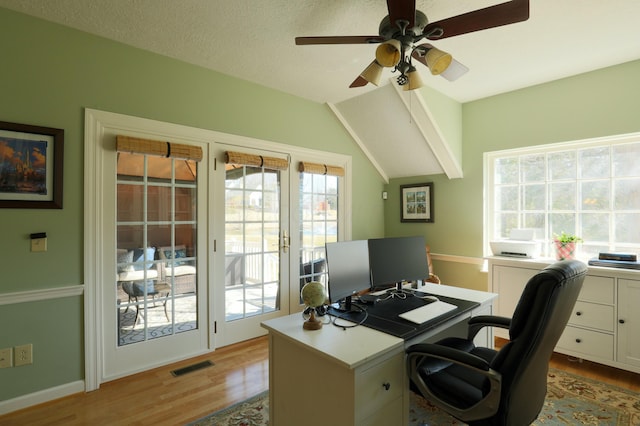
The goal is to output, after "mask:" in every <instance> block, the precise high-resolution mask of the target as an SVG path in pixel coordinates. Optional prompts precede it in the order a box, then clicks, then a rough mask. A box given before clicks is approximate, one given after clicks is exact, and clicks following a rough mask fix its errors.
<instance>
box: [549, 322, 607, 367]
mask: <svg viewBox="0 0 640 426" xmlns="http://www.w3.org/2000/svg"><path fill="white" fill-rule="evenodd" d="M557 347H558V349H560V351H559V352H562V351H561V349H567V350H569V351H572V352H579V353H582V354H585V355H591V356H594V357H598V358H602V359H607V360H611V361H613V335H612V334H607V333H600V332H597V331H591V330H585V329H582V328H578V327H572V326H567V328H565V329H564V333H562V336H560V340H559V341H558V345H557Z"/></svg>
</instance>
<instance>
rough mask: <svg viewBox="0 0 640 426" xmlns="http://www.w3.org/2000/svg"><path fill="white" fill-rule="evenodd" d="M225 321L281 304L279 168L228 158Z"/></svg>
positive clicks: (226, 183)
mask: <svg viewBox="0 0 640 426" xmlns="http://www.w3.org/2000/svg"><path fill="white" fill-rule="evenodd" d="M226 166H227V169H226V177H225V321H227V322H231V321H236V320H241V319H246V318H249V317H256V316H259V315H263V314H266V313H270V312H275V311H277V310H279V309H280V301H279V297H280V260H281V259H280V172H278V171H275V170H267V169H263V168H261V167H251V166H242V165H233V164H227V165H226Z"/></svg>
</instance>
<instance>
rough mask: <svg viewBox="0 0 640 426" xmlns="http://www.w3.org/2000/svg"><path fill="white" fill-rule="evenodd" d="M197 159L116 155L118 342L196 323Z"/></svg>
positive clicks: (191, 327) (148, 337) (176, 330)
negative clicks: (195, 160)
mask: <svg viewBox="0 0 640 426" xmlns="http://www.w3.org/2000/svg"><path fill="white" fill-rule="evenodd" d="M196 170H197V167H196V162H194V161H190V160H174V159H170V158H161V157H151V156H145V155H140V154H128V153H119V154H118V161H117V195H116V205H117V218H116V234H117V236H116V243H117V248H116V259H117V265H116V269H117V271H116V276H117V278H116V289H117V291H116V300H115V301H114V302H115V308H116V310H117V313H118V314H117V330H118V332H117V336H118V346H126V345H131V344H135V343H140V342H144V341H147V340H152V339H157V338H161V337H167V336H172V335H175V334H177V333H182V332H185V331H189V330H194V329H197V328H198V315H197V312H198V310H197V305H198V304H197V297H198V295H197V286H196V283H197V261H198V256H197V255H198V253H197V252H196V247H197V222H196V208H197V196H196V195H197V180H196Z"/></svg>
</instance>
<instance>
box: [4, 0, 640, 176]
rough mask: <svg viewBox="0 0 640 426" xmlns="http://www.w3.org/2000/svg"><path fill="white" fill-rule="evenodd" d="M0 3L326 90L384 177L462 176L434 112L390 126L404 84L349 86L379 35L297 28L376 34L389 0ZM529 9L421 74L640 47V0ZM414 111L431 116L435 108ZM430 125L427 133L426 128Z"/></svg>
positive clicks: (452, 5) (464, 88) (530, 64)
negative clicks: (322, 40) (408, 124)
mask: <svg viewBox="0 0 640 426" xmlns="http://www.w3.org/2000/svg"><path fill="white" fill-rule="evenodd" d="M503 2H504V1H503V0H458V1H455V2H454V1H450V0H449V1H448V0H416V5H417V9H418V10H421V11H422V12H424V13H425V14H426V15H427V17H428V18H429V20H430V21H437V20H440V19H443V18H446V17H449V16H454V15H458V14H461V13H464V12H468V11H472V10H476V9H480V8H482V7H486V6H490V5H493V4H497V3H503ZM0 7H5V8H8V9H12V10H16V11H19V12H23V13H26V14H29V15H33V16H36V17H39V18H43V19H46V20H50V21H53V22H57V23H60V24H63V25H67V26H70V27H73V28H77V29H80V30H83V31H86V32H89V33H93V34H97V35H100V36H103V37H106V38H109V39H113V40H116V41H119V42H122V43H125V44H129V45H131V46H135V47H138V48H142V49H146V50H149V51H153V52H156V53H159V54H162V55H166V56H169V57H172V58H176V59H179V60H182V61H185V62H188V63H192V64H197V65H200V66H203V67H207V68H210V69H213V70H216V71H219V72H222V73H225V74H229V75H233V76H236V77H238V78H241V79H245V80H249V81H252V82H255V83H259V84H262V85H264V86H267V87H271V88H274V89H277V90H281V91H284V92H287V93H291V94H294V95H296V96H300V97H303V98H306V99H309V100H312V101H316V102H322V103H325V102H326V103H328V104H330V105H331V106H332V107H333V108H334V111H336V113H337V115H338V116H339V118H340V119H341V120H343V122H345V124H346V125H347V127H350V128H351V131H352V133H353V134H354V136H355V138H356V140H358V139H359V143H360V144H361V146H362V147H363V149H365V151H366V150H368V151H369V155H370V158H371V159H372V161H373V162H374V164H377V166H378V167H379V170H380V171H381V174H382V175H383V176H384V177H385V178H392V177H397V176H406V175H423V174H433V173H446V174H447V175H449V176H450V177H457V176H456V172H455V168H456V167H454V166H452V165H451V164H446V163H447V160H446V158H444V159H443V155H445V156H446V152H445V151H447V150H446V148H445V150H444V151H442V146H440V145H439V143H440V142H438V141H435V142H434V140H433V137H432V136H433V131H435V133H436V136H437V133H438V132H437V131H438V126H437V123H431V124H432V125H433V129H432V132H431V133H430V131H429V130H428V129H427V131H425V129H424V128H420V127H418V128H413V129H411V128H406V129H399V128H395V127H394V128H390V126H389V125H388V124H387V123H389V122H392V123H393V122H396V118H394V117H393V114H399V115H400V117H407V113H408V112H407V111H408V109H407V108H404V107H403V106H402V103H405V102H404V101H406V99H405V100H403V99H402V96H401V94H399V93H398V92H397V91H396V90H394V89H392V88H391V87H380V88H376V87H375V86H372V85H371V84H369V85H367V86H365V87H362V88H356V89H350V88H348V86H349V84H350V83H351V82H352V81H353V80H354V79H355V77H357V76H358V74H359V73H360V72H361V71H362V70H363V69H364V68H365V67H366V66H367V65H368V64H369V63H370V62H371V61H372V59H373V57H374V52H375V46H372V45H368V44H360V45H330V46H296V45H295V44H294V38H295V37H296V36H322V35H377V33H378V25H379V23H380V21H381V19H382V18H383V17H384V16H386V14H387V8H386V2H385V1H384V0H350V1H344V0H343V1H340V0H296V1H291V0H268V1H255V0H230V1H222V0H220V1H219V0H216V1H211V0H183V1H175V0H137V1H130V0H91V1H87V0H29V1H24V0H0ZM530 10H531V12H530V19H529V20H527V21H525V22H521V23H517V24H513V25H508V26H504V27H498V28H493V29H490V30H484V31H480V32H474V33H470V34H465V35H461V36H457V37H452V38H447V39H443V40H440V41H437V42H433V43H432V44H434V45H435V46H436V47H438V48H440V49H442V50H446V51H448V52H450V53H451V54H452V55H453V56H454V58H455V59H456V60H458V61H459V62H461V63H463V64H464V65H466V66H467V67H469V68H470V71H469V72H468V73H467V74H465V75H464V76H463V77H462V78H460V79H459V80H457V81H455V82H449V81H447V80H445V79H443V78H441V77H438V76H432V75H430V73H429V71H428V70H427V69H426V68H421V69H420V72H421V74H422V80H423V81H424V83H425V85H427V86H429V87H431V88H433V89H435V90H437V91H439V92H441V93H443V94H444V95H446V96H448V97H449V98H451V99H453V100H455V101H457V102H460V103H464V102H469V101H472V100H476V99H480V98H484V97H488V96H492V95H496V94H500V93H504V92H508V91H512V90H516V89H519V88H523V87H528V86H531V85H535V84H540V83H544V82H548V81H552V80H556V79H559V78H563V77H568V76H571V75H575V74H579V73H583V72H587V71H591V70H595V69H599V68H603V67H607V66H611V65H615V64H620V63H623V62H628V61H632V60H636V59H639V58H640V34H639V31H638V26H637V17H638V16H640V1H638V0H615V1H607V2H605V1H602V0H562V1H558V0H531V4H530ZM391 77H392V74H391V73H390V72H389V71H386V72H385V74H383V82H384V83H385V86H386V85H387V84H389V81H390V80H391ZM365 96H366V97H365ZM417 96H418V98H419V97H420V94H419V93H418V94H417ZM357 97H359V98H360V100H354V98H357ZM362 97H365V98H364V99H363V98H362ZM419 103H420V99H417V100H416V104H419ZM412 105H414V104H413V103H412ZM363 108H364V109H365V110H368V111H370V113H373V112H375V111H376V110H379V109H384V110H385V113H386V114H387V117H388V119H387V120H385V121H376V120H363V119H362V118H361V116H362V115H363V114H365V115H366V113H365V112H363V111H362V109H363ZM409 112H410V111H409ZM418 115H422V116H423V118H426V119H427V120H429V119H432V117H431V114H430V113H429V111H428V108H427V110H426V111H423V112H418ZM359 117H360V118H359ZM418 118H419V117H418ZM404 121H407V120H406V119H404ZM418 121H419V120H418ZM361 122H366V124H364V125H363V124H361ZM427 127H428V126H427ZM425 133H430V134H432V136H429V138H431V140H428V139H427V136H426V135H425ZM440 136H442V135H440ZM376 138H377V139H385V140H387V141H388V140H395V141H400V140H401V141H403V143H404V144H406V146H405V145H403V146H402V148H399V149H395V151H396V152H398V153H399V152H400V151H401V152H414V153H418V155H419V156H424V159H423V161H421V162H420V164H419V166H415V167H406V166H407V165H405V167H403V168H402V170H401V171H400V170H397V169H394V166H393V165H390V164H386V157H385V152H384V151H383V150H381V149H380V145H382V144H381V143H380V142H376V141H375V139H376ZM445 143H446V141H445ZM405 158H406V157H405ZM395 164H397V161H396V162H395ZM452 167H453V169H454V170H453V171H452Z"/></svg>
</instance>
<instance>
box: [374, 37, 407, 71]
mask: <svg viewBox="0 0 640 426" xmlns="http://www.w3.org/2000/svg"><path fill="white" fill-rule="evenodd" d="M400 51H401V45H400V42H399V41H398V40H395V39H393V40H388V41H385V42H384V43H382V44H380V45H379V46H378V47H377V48H376V61H378V63H379V64H380V65H382V66H383V67H387V68H392V67H395V66H396V65H398V62H400V59H401V58H400Z"/></svg>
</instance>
